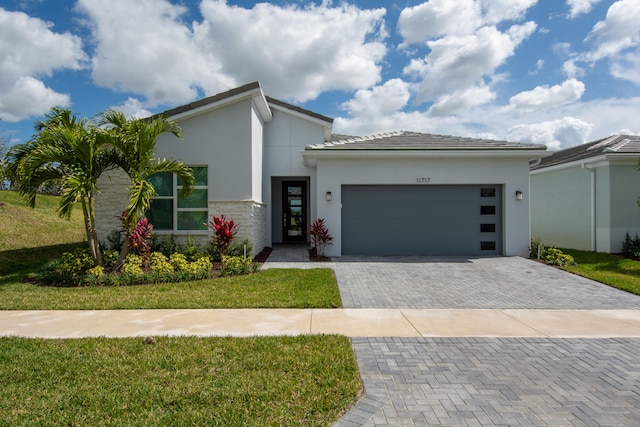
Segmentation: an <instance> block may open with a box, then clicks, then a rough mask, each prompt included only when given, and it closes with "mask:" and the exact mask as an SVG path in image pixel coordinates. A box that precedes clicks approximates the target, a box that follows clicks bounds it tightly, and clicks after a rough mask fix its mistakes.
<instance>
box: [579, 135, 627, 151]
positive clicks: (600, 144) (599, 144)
mask: <svg viewBox="0 0 640 427" xmlns="http://www.w3.org/2000/svg"><path fill="white" fill-rule="evenodd" d="M619 137H620V135H611V136H609V137H607V138H604V139H602V140H600V141H599V142H596V143H595V144H593V145H592V146H590V147H587V150H595V149H596V148H600V147H607V146H608V145H609V144H611V143H612V142H613V141H615V140H616V139H618V138H619Z"/></svg>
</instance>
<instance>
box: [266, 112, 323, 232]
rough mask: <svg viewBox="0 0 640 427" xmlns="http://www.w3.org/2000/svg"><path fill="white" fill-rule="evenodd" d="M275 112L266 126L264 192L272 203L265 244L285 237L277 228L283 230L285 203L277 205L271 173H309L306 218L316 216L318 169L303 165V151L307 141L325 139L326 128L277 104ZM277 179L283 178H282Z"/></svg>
mask: <svg viewBox="0 0 640 427" xmlns="http://www.w3.org/2000/svg"><path fill="white" fill-rule="evenodd" d="M272 112H273V120H271V121H270V122H269V123H267V124H266V126H265V137H264V170H263V179H262V194H263V197H264V200H265V201H266V202H267V203H269V204H270V206H268V207H267V210H266V224H267V229H266V237H265V238H266V245H271V244H272V243H273V242H281V241H282V233H281V232H280V233H278V231H277V230H282V226H281V224H280V219H281V218H280V216H279V215H281V212H282V207H281V206H280V205H279V204H278V206H275V205H274V196H277V194H273V193H272V177H274V178H289V177H291V179H294V180H295V179H298V178H299V179H303V178H307V177H308V178H309V181H310V185H309V200H310V203H309V217H310V218H307V220H309V219H310V220H313V219H315V218H316V217H317V216H316V215H317V214H316V212H317V207H316V169H315V168H310V167H307V166H305V165H304V163H303V160H302V152H303V151H304V147H305V146H307V145H310V144H321V143H323V142H324V129H325V128H324V127H323V126H321V125H320V124H317V123H315V122H313V121H310V120H306V119H303V118H301V117H298V116H296V115H293V114H289V113H287V112H284V111H281V110H279V109H276V108H273V109H272ZM327 126H328V124H327ZM278 182H281V180H279V181H278ZM276 198H277V197H276ZM280 200H281V199H280ZM276 201H277V200H276ZM274 221H275V222H274Z"/></svg>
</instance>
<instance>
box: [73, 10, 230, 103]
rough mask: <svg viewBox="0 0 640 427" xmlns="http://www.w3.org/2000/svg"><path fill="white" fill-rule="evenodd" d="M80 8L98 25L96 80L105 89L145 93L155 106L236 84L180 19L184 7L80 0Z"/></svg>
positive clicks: (94, 33)
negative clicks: (205, 52) (222, 71)
mask: <svg viewBox="0 0 640 427" xmlns="http://www.w3.org/2000/svg"><path fill="white" fill-rule="evenodd" d="M78 10H79V11H81V12H82V13H84V14H86V15H87V16H88V17H89V19H90V20H91V22H92V31H93V37H94V41H95V43H96V49H95V53H94V56H93V59H92V67H93V70H92V76H93V79H94V81H95V83H96V84H98V85H100V86H104V87H108V88H112V89H116V90H121V91H124V92H133V93H136V94H141V95H144V96H145V97H146V98H147V103H148V104H149V105H152V106H153V105H157V104H161V103H182V102H186V101H190V100H192V99H194V98H195V97H196V96H197V95H198V88H202V89H204V90H206V91H208V92H217V91H222V90H223V89H226V88H228V87H229V86H231V85H233V84H234V83H235V82H234V81H233V80H232V79H229V78H227V77H225V76H224V75H223V74H222V73H220V67H221V66H220V65H219V63H218V61H216V60H215V58H210V57H207V55H205V54H204V52H201V51H200V50H199V49H198V46H197V45H196V44H195V43H194V40H193V34H192V32H191V31H190V29H189V28H188V27H187V26H185V25H184V24H183V23H182V22H181V21H180V19H181V16H182V15H183V14H184V12H185V11H186V9H185V8H184V7H182V6H176V5H173V4H171V3H169V2H168V1H165V0H139V1H135V2H130V1H122V0H117V1H109V2H105V1H102V0H80V1H79V2H78ZM114 28H117V30H115V31H114Z"/></svg>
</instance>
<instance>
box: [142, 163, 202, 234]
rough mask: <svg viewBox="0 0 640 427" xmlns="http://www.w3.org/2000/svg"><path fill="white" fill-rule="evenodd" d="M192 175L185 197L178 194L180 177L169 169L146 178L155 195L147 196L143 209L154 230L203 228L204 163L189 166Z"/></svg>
mask: <svg viewBox="0 0 640 427" xmlns="http://www.w3.org/2000/svg"><path fill="white" fill-rule="evenodd" d="M191 169H193V175H194V177H195V179H196V182H195V186H194V187H193V192H192V193H191V195H190V196H189V197H188V198H183V197H180V191H181V190H182V180H180V179H179V178H178V177H177V176H175V175H173V174H170V173H159V174H156V175H153V176H151V177H150V178H149V181H150V182H151V183H152V184H153V186H154V188H155V189H156V193H158V195H157V196H156V197H154V198H153V199H152V200H151V209H149V212H148V213H147V217H148V218H149V221H150V222H151V223H152V224H153V228H154V229H155V230H180V231H183V230H184V231H198V230H206V229H207V220H208V215H209V212H208V201H209V197H208V189H207V167H206V166H193V167H192V168H191Z"/></svg>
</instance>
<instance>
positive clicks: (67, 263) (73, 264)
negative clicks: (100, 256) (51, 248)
mask: <svg viewBox="0 0 640 427" xmlns="http://www.w3.org/2000/svg"><path fill="white" fill-rule="evenodd" d="M91 267H93V258H92V257H91V254H90V253H89V250H88V249H80V248H78V249H76V250H75V251H73V252H65V253H63V254H62V257H61V258H60V263H59V264H58V266H57V267H56V271H57V272H58V273H59V274H61V275H69V276H75V275H82V274H84V273H85V272H86V271H87V270H88V269H90V268H91Z"/></svg>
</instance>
